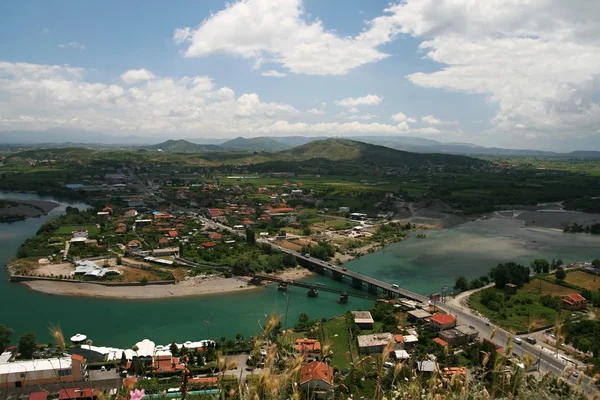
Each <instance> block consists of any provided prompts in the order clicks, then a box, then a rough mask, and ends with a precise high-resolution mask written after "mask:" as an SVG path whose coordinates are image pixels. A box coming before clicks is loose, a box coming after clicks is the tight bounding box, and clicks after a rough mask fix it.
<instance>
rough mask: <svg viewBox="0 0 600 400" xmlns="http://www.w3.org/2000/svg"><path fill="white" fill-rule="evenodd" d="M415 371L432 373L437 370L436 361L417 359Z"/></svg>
mask: <svg viewBox="0 0 600 400" xmlns="http://www.w3.org/2000/svg"><path fill="white" fill-rule="evenodd" d="M417 371H419V372H423V373H426V374H433V373H435V372H437V371H439V366H438V363H437V362H436V361H434V360H423V361H417Z"/></svg>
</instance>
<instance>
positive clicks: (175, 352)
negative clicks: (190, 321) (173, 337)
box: [169, 342, 179, 357]
mask: <svg viewBox="0 0 600 400" xmlns="http://www.w3.org/2000/svg"><path fill="white" fill-rule="evenodd" d="M169 350H171V354H172V355H173V356H174V357H175V356H177V355H178V354H179V347H177V345H176V344H175V342H173V343H171V345H170V346H169Z"/></svg>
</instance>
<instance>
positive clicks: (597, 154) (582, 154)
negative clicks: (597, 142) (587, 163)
mask: <svg viewBox="0 0 600 400" xmlns="http://www.w3.org/2000/svg"><path fill="white" fill-rule="evenodd" d="M567 155H569V156H571V157H576V158H600V151H584V150H580V151H572V152H570V153H567Z"/></svg>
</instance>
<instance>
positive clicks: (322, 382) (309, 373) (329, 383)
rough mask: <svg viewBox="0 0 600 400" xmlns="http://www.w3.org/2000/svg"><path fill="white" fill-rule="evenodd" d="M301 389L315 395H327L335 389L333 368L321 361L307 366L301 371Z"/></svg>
mask: <svg viewBox="0 0 600 400" xmlns="http://www.w3.org/2000/svg"><path fill="white" fill-rule="evenodd" d="M300 387H301V388H302V389H303V390H306V391H309V392H310V393H311V395H313V394H321V396H323V394H325V395H326V394H327V393H330V392H331V391H332V389H333V368H331V367H330V366H329V365H327V364H325V363H323V362H321V361H313V362H311V363H308V364H306V365H305V366H303V367H302V369H301V370H300Z"/></svg>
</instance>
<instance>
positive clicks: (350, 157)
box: [277, 139, 484, 167]
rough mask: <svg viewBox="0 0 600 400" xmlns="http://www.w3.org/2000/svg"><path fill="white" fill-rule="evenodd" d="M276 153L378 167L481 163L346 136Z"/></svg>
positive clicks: (294, 158)
mask: <svg viewBox="0 0 600 400" xmlns="http://www.w3.org/2000/svg"><path fill="white" fill-rule="evenodd" d="M277 155H278V156H279V157H281V158H283V159H287V160H297V161H306V160H311V159H324V160H329V161H355V162H365V163H369V164H376V165H380V166H388V167H397V166H412V165H423V164H431V165H438V164H450V165H465V166H467V165H481V164H483V163H484V162H483V161H481V160H478V159H474V158H471V157H466V156H457V155H449V154H420V153H410V152H408V151H402V150H395V149H391V148H389V147H385V146H379V145H375V144H369V143H363V142H358V141H355V140H349V139H325V140H317V141H314V142H310V143H307V144H304V145H302V146H297V147H294V148H293V149H290V150H284V151H280V152H279V153H277Z"/></svg>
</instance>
